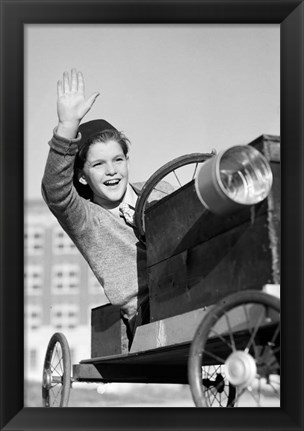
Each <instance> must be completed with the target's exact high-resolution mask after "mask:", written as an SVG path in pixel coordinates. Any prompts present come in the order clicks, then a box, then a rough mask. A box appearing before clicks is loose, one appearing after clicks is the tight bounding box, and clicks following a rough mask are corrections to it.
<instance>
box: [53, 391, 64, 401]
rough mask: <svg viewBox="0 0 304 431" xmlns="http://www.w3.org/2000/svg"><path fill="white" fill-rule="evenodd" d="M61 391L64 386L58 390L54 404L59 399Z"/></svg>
mask: <svg viewBox="0 0 304 431" xmlns="http://www.w3.org/2000/svg"><path fill="white" fill-rule="evenodd" d="M61 391H62V388H60V389H59V391H58V392H57V394H56V396H55V398H54V402H53V405H54V404H55V402H56V400H57V398H58V395H59V394H60V393H61Z"/></svg>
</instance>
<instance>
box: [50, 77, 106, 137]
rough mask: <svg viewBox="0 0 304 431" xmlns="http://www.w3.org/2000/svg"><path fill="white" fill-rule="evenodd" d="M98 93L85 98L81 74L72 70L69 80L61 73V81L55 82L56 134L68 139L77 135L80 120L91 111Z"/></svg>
mask: <svg viewBox="0 0 304 431" xmlns="http://www.w3.org/2000/svg"><path fill="white" fill-rule="evenodd" d="M98 96H99V93H98V92H96V93H93V94H92V95H91V96H90V97H89V98H88V99H86V98H85V90H84V79H83V76H82V73H81V72H77V71H76V69H72V71H71V78H70V76H69V73H68V72H64V73H63V80H62V81H58V82H57V114H58V120H59V122H58V127H57V133H58V134H59V135H60V136H63V137H65V138H68V139H73V138H75V137H76V135H77V131H78V126H79V123H80V121H81V120H82V118H83V117H84V116H85V115H86V113H87V112H88V111H89V110H90V109H91V107H92V105H93V103H94V102H95V100H96V98H97V97H98Z"/></svg>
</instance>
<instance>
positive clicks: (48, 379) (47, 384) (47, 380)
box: [42, 370, 52, 389]
mask: <svg viewBox="0 0 304 431" xmlns="http://www.w3.org/2000/svg"><path fill="white" fill-rule="evenodd" d="M42 386H43V387H44V388H45V389H50V388H51V386H52V373H51V371H50V370H44V372H43V380H42Z"/></svg>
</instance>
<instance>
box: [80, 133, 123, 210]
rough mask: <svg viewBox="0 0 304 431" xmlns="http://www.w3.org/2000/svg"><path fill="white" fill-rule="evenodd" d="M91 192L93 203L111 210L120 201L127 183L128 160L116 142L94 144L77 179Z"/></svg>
mask: <svg viewBox="0 0 304 431" xmlns="http://www.w3.org/2000/svg"><path fill="white" fill-rule="evenodd" d="M79 181H80V182H81V183H82V184H88V185H89V186H90V188H91V190H92V191H93V195H94V202H96V203H98V204H100V205H101V206H103V207H105V208H108V209H111V208H115V207H116V206H117V205H119V204H120V202H121V201H122V199H123V197H124V194H125V192H126V189H127V185H128V182H129V159H128V156H125V155H124V152H123V150H122V148H121V146H120V144H119V143H118V142H116V141H115V140H109V141H107V142H95V143H94V144H92V145H91V146H90V148H89V150H88V152H87V158H86V162H85V164H84V166H83V169H82V174H81V176H80V178H79Z"/></svg>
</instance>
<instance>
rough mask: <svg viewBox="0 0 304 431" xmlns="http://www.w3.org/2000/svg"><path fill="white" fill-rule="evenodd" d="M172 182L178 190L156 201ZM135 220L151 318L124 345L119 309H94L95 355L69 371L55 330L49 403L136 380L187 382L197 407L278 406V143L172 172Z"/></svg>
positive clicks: (47, 381)
mask: <svg viewBox="0 0 304 431" xmlns="http://www.w3.org/2000/svg"><path fill="white" fill-rule="evenodd" d="M186 170H187V172H186ZM189 170H190V171H191V177H190V178H189V180H188V179H187V181H186V183H185V184H184V183H183V182H182V181H181V180H180V177H183V175H185V174H187V175H188V174H189ZM170 175H171V176H173V177H174V178H175V179H176V180H177V183H178V186H177V188H175V190H174V191H173V192H172V193H168V194H165V193H164V197H163V198H162V199H158V200H157V201H154V200H153V195H154V194H155V193H156V192H157V186H158V184H159V183H160V181H162V182H166V183H167V182H170V181H169V179H168V178H169V176H170ZM183 184H184V185H183ZM135 222H136V226H137V230H138V237H139V241H141V242H143V243H145V246H146V249H147V268H148V282H149V301H150V322H149V323H147V324H144V325H141V326H139V327H137V329H136V333H135V337H134V340H133V342H132V345H131V347H129V346H128V341H127V337H126V333H125V329H124V325H122V322H121V318H120V310H119V308H118V307H115V306H113V305H110V304H106V305H103V306H100V307H97V308H94V309H92V311H91V357H90V358H88V359H84V360H82V361H80V362H79V363H78V364H73V365H72V364H71V358H70V351H69V346H68V342H67V340H66V337H65V336H64V335H63V334H62V333H55V334H54V335H53V336H52V337H51V340H50V342H49V344H48V347H47V351H46V356H45V361H44V366H43V381H42V399H43V405H44V406H46V407H64V406H67V405H68V400H69V394H70V388H71V386H72V383H73V382H87V383H90V382H100V383H108V382H129V383H131V382H132V383H164V384H165V383H178V384H189V385H190V389H191V393H192V397H193V400H194V404H195V406H197V407H209V406H210V407H238V406H243V405H248V404H246V403H247V402H248V399H249V400H250V405H252V404H253V405H254V406H257V407H259V406H267V405H268V404H267V400H271V402H272V403H273V400H276V402H277V404H276V405H277V406H279V405H280V404H279V403H280V300H279V297H280V139H279V137H277V136H270V135H262V136H261V137H259V138H257V139H256V140H255V141H253V142H251V143H250V144H248V145H241V146H235V147H232V148H230V149H227V150H225V151H223V152H221V153H219V154H216V153H215V152H214V151H213V152H211V153H207V154H201V153H195V154H187V155H185V156H181V157H178V158H177V159H174V160H172V161H171V162H169V163H167V164H165V165H164V166H162V167H161V168H160V169H159V170H157V171H156V172H155V173H154V174H153V175H152V176H151V177H150V179H149V180H148V181H147V182H146V184H145V185H144V187H143V189H142V192H141V195H140V197H139V199H138V202H137V205H136V209H135ZM243 399H244V400H245V404H244V403H243ZM246 400H247V401H246ZM270 405H271V406H272V405H273V404H270Z"/></svg>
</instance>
